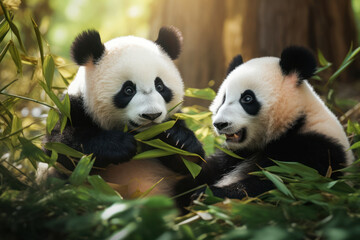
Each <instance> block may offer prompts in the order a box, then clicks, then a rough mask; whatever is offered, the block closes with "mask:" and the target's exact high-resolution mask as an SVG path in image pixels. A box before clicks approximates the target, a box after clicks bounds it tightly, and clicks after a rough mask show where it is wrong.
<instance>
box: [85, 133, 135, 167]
mask: <svg viewBox="0 0 360 240" xmlns="http://www.w3.org/2000/svg"><path fill="white" fill-rule="evenodd" d="M80 135H82V136H81V139H80V142H81V143H82V144H81V145H82V146H81V147H82V148H83V151H84V153H86V154H90V153H93V154H94V156H95V157H96V160H95V166H98V167H105V166H107V165H109V164H111V163H112V164H119V163H122V162H126V161H129V160H130V159H132V158H133V157H134V156H135V154H136V149H137V144H136V140H135V138H134V136H133V135H132V134H130V133H127V132H122V131H106V130H102V129H98V130H97V131H95V132H92V133H87V134H80Z"/></svg>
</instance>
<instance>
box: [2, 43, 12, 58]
mask: <svg viewBox="0 0 360 240" xmlns="http://www.w3.org/2000/svg"><path fill="white" fill-rule="evenodd" d="M10 45H11V41H9V42H8V43H7V44H6V46H5V47H4V49H3V50H2V51H1V53H0V62H1V61H2V60H3V58H4V56H5V54H6V53H7V51H8V50H9V47H10Z"/></svg>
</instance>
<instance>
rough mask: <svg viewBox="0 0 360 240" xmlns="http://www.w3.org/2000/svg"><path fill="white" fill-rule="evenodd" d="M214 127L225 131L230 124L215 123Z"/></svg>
mask: <svg viewBox="0 0 360 240" xmlns="http://www.w3.org/2000/svg"><path fill="white" fill-rule="evenodd" d="M214 126H215V127H216V128H217V129H219V130H221V129H224V128H226V127H227V126H229V123H228V122H215V123H214Z"/></svg>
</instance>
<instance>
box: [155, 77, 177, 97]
mask: <svg viewBox="0 0 360 240" xmlns="http://www.w3.org/2000/svg"><path fill="white" fill-rule="evenodd" d="M154 84H155V89H156V91H158V93H160V95H161V96H162V97H163V98H164V100H165V102H166V103H168V102H170V101H171V99H172V98H173V93H172V91H171V89H170V88H168V87H167V86H166V85H165V84H164V82H163V81H162V80H161V78H159V77H157V78H156V79H155V82H154Z"/></svg>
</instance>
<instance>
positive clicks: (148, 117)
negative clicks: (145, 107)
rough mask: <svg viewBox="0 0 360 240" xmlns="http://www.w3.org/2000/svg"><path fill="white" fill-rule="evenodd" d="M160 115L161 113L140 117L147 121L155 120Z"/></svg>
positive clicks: (144, 114)
mask: <svg viewBox="0 0 360 240" xmlns="http://www.w3.org/2000/svg"><path fill="white" fill-rule="evenodd" d="M160 115H161V112H159V113H143V114H141V117H143V118H145V119H148V120H155V119H156V118H158V117H159V116H160Z"/></svg>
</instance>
